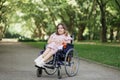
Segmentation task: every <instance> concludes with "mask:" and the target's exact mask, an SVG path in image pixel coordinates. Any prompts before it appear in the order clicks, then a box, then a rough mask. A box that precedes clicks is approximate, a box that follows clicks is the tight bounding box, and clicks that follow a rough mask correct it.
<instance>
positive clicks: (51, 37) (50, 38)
mask: <svg viewBox="0 0 120 80" xmlns="http://www.w3.org/2000/svg"><path fill="white" fill-rule="evenodd" d="M53 36H54V33H53V34H52V35H51V36H50V37H49V39H48V41H47V43H48V44H49V43H51V42H53Z"/></svg>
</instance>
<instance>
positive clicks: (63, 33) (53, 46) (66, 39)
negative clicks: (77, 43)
mask: <svg viewBox="0 0 120 80" xmlns="http://www.w3.org/2000/svg"><path fill="white" fill-rule="evenodd" d="M56 28H57V30H56V32H55V33H53V34H52V35H51V36H50V38H49V39H48V42H47V46H46V49H45V51H44V52H43V54H41V55H40V56H39V57H37V58H36V59H35V60H34V62H35V64H36V66H39V67H44V65H46V62H47V61H48V60H49V59H50V58H51V57H52V56H53V55H54V54H55V53H56V52H57V51H58V50H59V49H62V48H63V47H65V46H66V44H67V43H71V40H72V38H71V37H70V35H69V34H68V31H67V28H66V25H65V24H63V23H59V24H58V25H57V27H56Z"/></svg>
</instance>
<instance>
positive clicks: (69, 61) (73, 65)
mask: <svg viewBox="0 0 120 80" xmlns="http://www.w3.org/2000/svg"><path fill="white" fill-rule="evenodd" d="M78 68H79V58H78V53H77V52H76V51H75V49H73V48H71V49H69V50H68V51H67V53H66V57H65V71H66V74H67V75H68V76H69V77H72V76H75V75H76V74H77V72H78Z"/></svg>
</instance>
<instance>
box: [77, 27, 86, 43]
mask: <svg viewBox="0 0 120 80" xmlns="http://www.w3.org/2000/svg"><path fill="white" fill-rule="evenodd" d="M84 30H85V26H84V25H81V26H80V27H79V32H78V41H81V40H84V37H83V32H84Z"/></svg>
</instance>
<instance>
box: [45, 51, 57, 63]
mask: <svg viewBox="0 0 120 80" xmlns="http://www.w3.org/2000/svg"><path fill="white" fill-rule="evenodd" d="M55 52H56V51H54V50H53V49H50V51H49V53H48V54H47V55H46V56H44V58H43V61H44V62H46V61H47V60H49V59H50V58H51V57H52V56H53V54H54V53H55Z"/></svg>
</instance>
